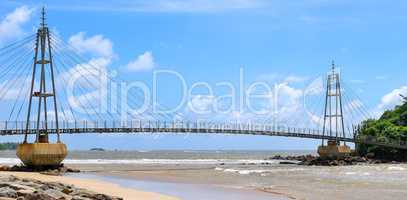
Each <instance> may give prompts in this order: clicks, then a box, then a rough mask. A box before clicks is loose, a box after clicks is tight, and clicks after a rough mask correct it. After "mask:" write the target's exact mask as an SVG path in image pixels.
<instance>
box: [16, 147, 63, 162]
mask: <svg viewBox="0 0 407 200" xmlns="http://www.w3.org/2000/svg"><path fill="white" fill-rule="evenodd" d="M67 154H68V150H67V148H66V145H65V144H63V143H55V144H50V143H23V144H20V145H18V146H17V156H18V158H20V160H21V161H22V162H23V163H24V165H26V166H30V167H42V166H58V165H60V164H61V162H62V161H63V160H64V159H65V157H66V155H67Z"/></svg>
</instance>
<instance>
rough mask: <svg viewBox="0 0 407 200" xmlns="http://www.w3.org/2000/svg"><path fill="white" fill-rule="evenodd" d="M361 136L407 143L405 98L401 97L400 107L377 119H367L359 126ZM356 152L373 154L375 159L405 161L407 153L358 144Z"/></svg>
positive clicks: (406, 100)
mask: <svg viewBox="0 0 407 200" xmlns="http://www.w3.org/2000/svg"><path fill="white" fill-rule="evenodd" d="M358 134H359V135H361V136H373V137H376V138H377V139H379V140H381V141H386V140H401V141H407V98H406V97H403V103H402V105H398V106H396V107H395V108H394V109H393V110H387V111H385V112H384V113H383V115H382V116H381V117H380V118H379V119H377V120H376V119H369V120H366V121H364V122H362V124H361V129H360V130H359V133H358ZM357 151H358V152H359V154H361V155H365V154H367V153H374V154H375V156H376V157H377V158H381V159H392V160H407V151H406V150H401V149H395V148H390V147H383V146H377V145H366V144H359V145H358V149H357Z"/></svg>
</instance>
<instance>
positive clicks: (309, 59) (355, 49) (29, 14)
mask: <svg viewBox="0 0 407 200" xmlns="http://www.w3.org/2000/svg"><path fill="white" fill-rule="evenodd" d="M0 4H1V6H0V18H1V20H2V22H0V44H1V45H5V44H7V43H8V42H11V41H14V40H16V39H19V38H22V37H23V36H24V35H27V34H29V33H32V32H33V31H34V30H35V27H37V25H38V24H39V13H40V12H39V8H40V7H41V6H42V5H45V6H46V9H47V22H48V24H49V26H50V28H51V29H52V30H53V31H55V32H56V33H57V34H58V35H59V36H60V37H61V38H62V39H64V40H65V41H69V43H70V44H71V45H74V46H76V47H79V49H82V50H83V52H79V53H83V54H86V55H87V56H88V57H89V58H93V59H104V61H107V62H106V63H105V64H101V65H104V66H103V67H106V70H107V71H112V70H114V71H116V72H117V76H118V78H119V79H121V80H126V81H134V80H142V81H145V82H146V83H147V84H148V85H149V86H150V85H151V84H150V83H151V79H152V76H153V71H154V70H174V71H177V72H178V73H180V74H181V75H182V76H184V77H185V80H186V83H187V85H188V86H191V85H192V84H193V83H195V82H197V81H205V82H208V83H209V84H211V85H215V84H216V83H219V82H221V81H230V82H231V83H233V84H234V85H238V83H239V73H240V69H241V68H242V69H243V70H244V79H245V80H244V82H245V83H247V84H250V83H252V82H254V81H258V80H265V81H267V82H268V83H271V84H281V82H284V81H286V80H288V78H290V80H294V79H295V81H286V84H285V85H284V87H283V89H284V91H285V93H284V94H286V95H285V97H283V98H284V99H283V101H285V102H291V103H287V104H284V105H282V106H283V107H284V106H286V107H287V108H292V107H295V106H296V103H298V102H297V100H298V95H296V94H297V93H299V92H301V91H303V90H304V87H306V85H307V84H309V82H310V81H312V80H313V79H314V78H315V77H318V76H321V75H324V74H325V73H326V72H327V71H328V70H329V68H330V64H331V60H335V62H336V63H337V65H339V66H340V68H341V72H342V79H343V81H344V82H345V83H346V84H347V85H348V86H349V87H350V88H352V90H354V91H355V92H356V93H357V94H358V96H360V97H363V99H362V102H363V104H364V107H366V109H367V110H369V112H371V113H375V114H377V113H380V112H382V111H383V110H384V109H386V108H391V107H393V106H394V105H396V104H397V103H399V101H400V99H399V98H398V94H399V93H402V94H406V93H407V83H406V81H405V73H406V65H407V59H405V57H406V56H405V55H406V53H407V46H406V45H405V44H406V37H405V36H406V35H407V28H406V27H405V26H404V24H406V22H407V15H405V9H406V8H407V3H406V2H404V1H393V2H391V3H389V2H388V1H357V2H356V1H347V0H343V1H337V0H331V1H325V0H308V1H306V0H304V1H301V0H299V1H279V0H275V1H273V0H270V1H263V0H252V1H247V0H220V1H212V0H191V1H177V0H152V1H127V0H121V1H103V2H102V1H96V0H90V1H86V3H83V1H65V0H61V1H57V2H55V1H41V3H37V1H2V2H1V3H0ZM18 9H19V12H20V14H19V15H14V17H15V18H16V19H14V20H9V21H7V17H6V16H10V14H12V13H13V12H16V10H18ZM10 32H13V33H12V34H10ZM172 78H174V77H172ZM161 81H162V83H161V85H159V89H160V90H161V91H162V92H161V93H160V94H159V97H160V99H161V100H160V103H162V104H165V105H167V106H171V105H173V104H176V103H177V101H178V98H179V95H180V93H179V90H177V84H179V83H177V80H174V79H171V78H168V79H165V78H163V79H162V80H161ZM174 85H175V86H174ZM215 90H216V91H215V93H216V95H221V94H223V93H224V92H223V91H222V89H220V88H217V89H215ZM202 92H203V93H205V92H204V90H199V89H198V90H196V91H195V94H199V93H202ZM196 100H197V101H198V102H197V105H200V106H201V105H203V106H208V105H207V104H211V101H208V99H205V98H197V99H196ZM203 100H204V101H203ZM205 100H206V101H205ZM208 102H209V103H208ZM187 104H188V103H187ZM289 111H290V112H292V113H289V114H295V113H296V112H298V111H296V110H294V111H291V110H289ZM180 112H183V113H184V114H186V115H188V116H190V115H189V113H186V112H187V109H186V108H185V109H182V111H180ZM236 112H239V111H234V112H232V113H229V114H231V115H233V114H236ZM240 114H242V115H247V118H250V117H253V115H252V114H251V113H245V112H242V113H240ZM228 116H229V115H226V116H225V115H222V116H221V117H223V118H225V117H226V118H227V117H228ZM233 116H235V115H233ZM64 138H65V141H66V142H67V143H68V145H69V146H70V147H72V148H81V149H87V148H89V147H93V146H104V147H108V148H115V147H116V146H121V148H138V149H154V148H160V149H171V148H176V149H182V148H184V149H238V148H241V149H314V148H315V147H316V145H317V144H318V143H319V141H312V140H300V139H289V138H272V137H253V136H233V137H231V136H206V137H203V136H160V137H153V136H97V137H95V136H75V137H72V136H65V137H64ZM75 138H81V139H79V141H78V140H76V141H74V140H75ZM95 138H97V139H95ZM5 139H6V138H5ZM7 139H12V140H19V138H7Z"/></svg>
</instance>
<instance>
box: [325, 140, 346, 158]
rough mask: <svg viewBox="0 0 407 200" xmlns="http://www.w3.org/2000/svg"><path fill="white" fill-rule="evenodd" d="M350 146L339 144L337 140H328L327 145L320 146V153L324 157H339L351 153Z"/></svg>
mask: <svg viewBox="0 0 407 200" xmlns="http://www.w3.org/2000/svg"><path fill="white" fill-rule="evenodd" d="M351 153H352V151H351V149H350V147H349V146H346V145H340V144H337V143H336V141H334V140H331V141H328V145H327V146H319V147H318V154H319V156H320V157H322V158H330V159H337V158H343V157H345V156H349V155H351Z"/></svg>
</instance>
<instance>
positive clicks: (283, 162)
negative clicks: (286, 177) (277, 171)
mask: <svg viewBox="0 0 407 200" xmlns="http://www.w3.org/2000/svg"><path fill="white" fill-rule="evenodd" d="M279 164H281V165H295V164H297V163H294V162H288V161H281V162H280V163H279Z"/></svg>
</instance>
